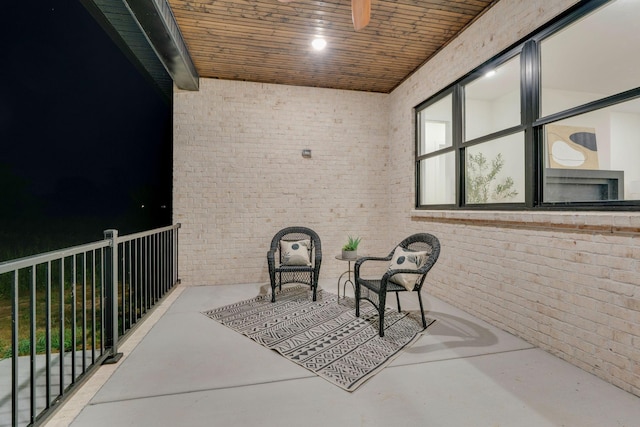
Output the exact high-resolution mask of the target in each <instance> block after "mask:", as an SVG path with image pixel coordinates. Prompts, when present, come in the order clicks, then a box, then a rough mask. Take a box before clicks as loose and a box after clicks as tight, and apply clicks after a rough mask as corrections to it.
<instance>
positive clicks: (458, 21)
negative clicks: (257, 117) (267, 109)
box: [169, 0, 497, 93]
mask: <svg viewBox="0 0 640 427" xmlns="http://www.w3.org/2000/svg"><path fill="white" fill-rule="evenodd" d="M496 2H497V0H452V1H444V0H398V1H382V0H372V4H371V21H370V23H369V25H368V26H367V27H365V28H364V29H362V30H360V31H355V30H354V29H353V23H352V22H351V1H350V0H331V1H316V0H298V1H295V2H292V3H282V2H279V1H277V0H228V1H224V0H169V4H170V6H171V9H172V10H173V13H174V15H175V18H176V21H177V22H178V25H179V27H180V30H181V32H182V35H183V37H184V39H185V42H186V44H187V47H188V48H189V53H190V54H191V57H192V59H193V62H194V64H195V66H196V68H197V71H198V73H199V75H200V76H201V77H208V78H219V79H228V80H244V81H253V82H264V83H277V84H287V85H298V86H312V87H325V88H334V89H349V90H359V91H368V92H382V93H389V92H391V91H392V90H393V89H394V88H395V87H396V86H398V85H399V84H400V83H402V81H403V80H404V79H405V78H407V77H408V76H409V75H410V74H411V73H412V72H413V71H414V70H416V69H417V68H418V67H419V66H420V65H422V64H423V63H424V62H425V61H427V60H428V59H429V58H430V57H431V56H432V55H434V53H436V52H437V51H438V50H439V49H441V48H442V47H443V46H445V45H446V44H447V43H449V41H451V40H452V39H453V38H454V37H455V36H456V35H457V34H458V33H459V32H460V31H461V30H462V29H464V28H465V27H466V26H468V25H469V24H470V23H471V22H473V21H474V20H475V19H477V18H478V17H479V16H480V15H481V14H482V13H484V12H485V11H486V10H488V9H489V8H490V7H491V6H492V5H493V4H495V3H496ZM320 35H321V36H323V37H324V38H325V39H326V40H327V48H326V49H325V50H323V51H321V52H316V51H314V50H313V49H312V47H311V41H312V40H313V38H314V37H316V36H320Z"/></svg>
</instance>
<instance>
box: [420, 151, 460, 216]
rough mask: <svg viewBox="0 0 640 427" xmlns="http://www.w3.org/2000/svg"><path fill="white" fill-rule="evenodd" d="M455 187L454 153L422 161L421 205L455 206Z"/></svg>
mask: <svg viewBox="0 0 640 427" xmlns="http://www.w3.org/2000/svg"><path fill="white" fill-rule="evenodd" d="M455 185H456V177H455V154H454V152H453V151H450V152H448V153H445V154H441V155H439V156H435V157H430V158H428V159H424V160H421V161H420V200H419V204H420V205H451V204H454V203H455V202H456V190H455Z"/></svg>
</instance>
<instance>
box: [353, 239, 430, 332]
mask: <svg viewBox="0 0 640 427" xmlns="http://www.w3.org/2000/svg"><path fill="white" fill-rule="evenodd" d="M398 247H400V248H403V249H405V250H407V251H411V252H426V253H427V255H426V256H425V257H423V258H424V260H423V263H422V264H420V267H419V268H418V269H391V268H389V269H387V271H386V273H384V275H383V276H382V278H380V279H377V278H376V279H365V278H363V277H361V276H360V269H361V268H362V265H363V264H364V263H366V262H369V261H386V262H387V263H389V262H390V261H391V260H392V258H393V255H394V253H395V251H396V248H398ZM396 248H394V249H393V250H392V251H391V253H389V255H388V256H386V257H384V258H381V257H363V258H360V259H358V261H356V264H355V267H354V275H355V285H356V317H360V300H367V301H369V302H370V303H371V304H373V305H374V306H375V307H376V308H377V309H378V313H379V317H380V325H379V326H380V329H379V330H380V332H379V333H380V336H381V337H383V336H384V311H385V304H386V298H387V292H395V293H396V301H397V303H398V312H400V311H402V310H401V308H400V297H399V295H398V292H404V291H407V290H412V291H413V292H416V293H417V294H418V301H419V302H420V312H421V313H422V326H423V327H424V328H426V327H427V322H426V320H425V318H424V307H423V306H422V297H421V296H420V289H422V284H423V283H424V280H425V278H426V276H427V273H428V272H429V270H431V267H433V265H434V264H435V263H436V261H437V260H438V256H440V241H439V240H438V238H437V237H435V236H433V235H431V234H428V233H419V234H414V235H412V236H409V237H407V238H406V239H404V240H403V241H402V242H400V243H399V244H398V246H396ZM407 273H408V274H411V276H408V277H410V281H409V286H413V288H412V289H407V288H405V287H404V286H402V285H400V284H397V283H394V281H392V280H391V279H392V278H393V277H394V276H396V275H398V274H407ZM405 277H407V276H405ZM414 277H415V284H414V283H413V278H414Z"/></svg>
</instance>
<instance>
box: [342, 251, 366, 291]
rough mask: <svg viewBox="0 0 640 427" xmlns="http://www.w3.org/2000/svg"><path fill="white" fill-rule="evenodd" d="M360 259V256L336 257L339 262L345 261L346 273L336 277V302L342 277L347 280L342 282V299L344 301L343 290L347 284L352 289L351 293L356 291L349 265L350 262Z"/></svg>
mask: <svg viewBox="0 0 640 427" xmlns="http://www.w3.org/2000/svg"><path fill="white" fill-rule="evenodd" d="M360 258H362V257H361V256H358V257H357V258H343V257H342V254H340V255H336V259H337V260H339V261H347V263H348V264H347V266H348V267H347V271H345V272H344V273H342V274H341V275H340V277H338V301H340V282H341V281H342V279H343V277H344V276H345V275H346V276H347V278H346V280H345V281H344V283H343V284H342V298H343V299H344V297H345V296H346V294H345V289H346V288H347V283H349V284H350V285H351V287H352V288H353V291H354V292H355V291H356V286H355V284H354V283H353V280H351V273H352V272H353V270H352V269H351V263H352V262H356V261H357V260H358V259H360Z"/></svg>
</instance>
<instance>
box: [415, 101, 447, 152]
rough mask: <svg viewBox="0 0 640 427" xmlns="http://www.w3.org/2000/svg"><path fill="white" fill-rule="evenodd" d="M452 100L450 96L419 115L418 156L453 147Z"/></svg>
mask: <svg viewBox="0 0 640 427" xmlns="http://www.w3.org/2000/svg"><path fill="white" fill-rule="evenodd" d="M451 100H452V96H451V95H448V96H446V97H444V98H442V99H441V100H440V101H438V102H436V103H435V104H432V105H430V106H428V107H427V108H425V109H424V110H421V111H420V112H419V113H418V141H419V144H418V155H422V154H428V153H432V152H434V151H438V150H440V149H442V148H445V147H451V144H452V139H451V115H452V107H451Z"/></svg>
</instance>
